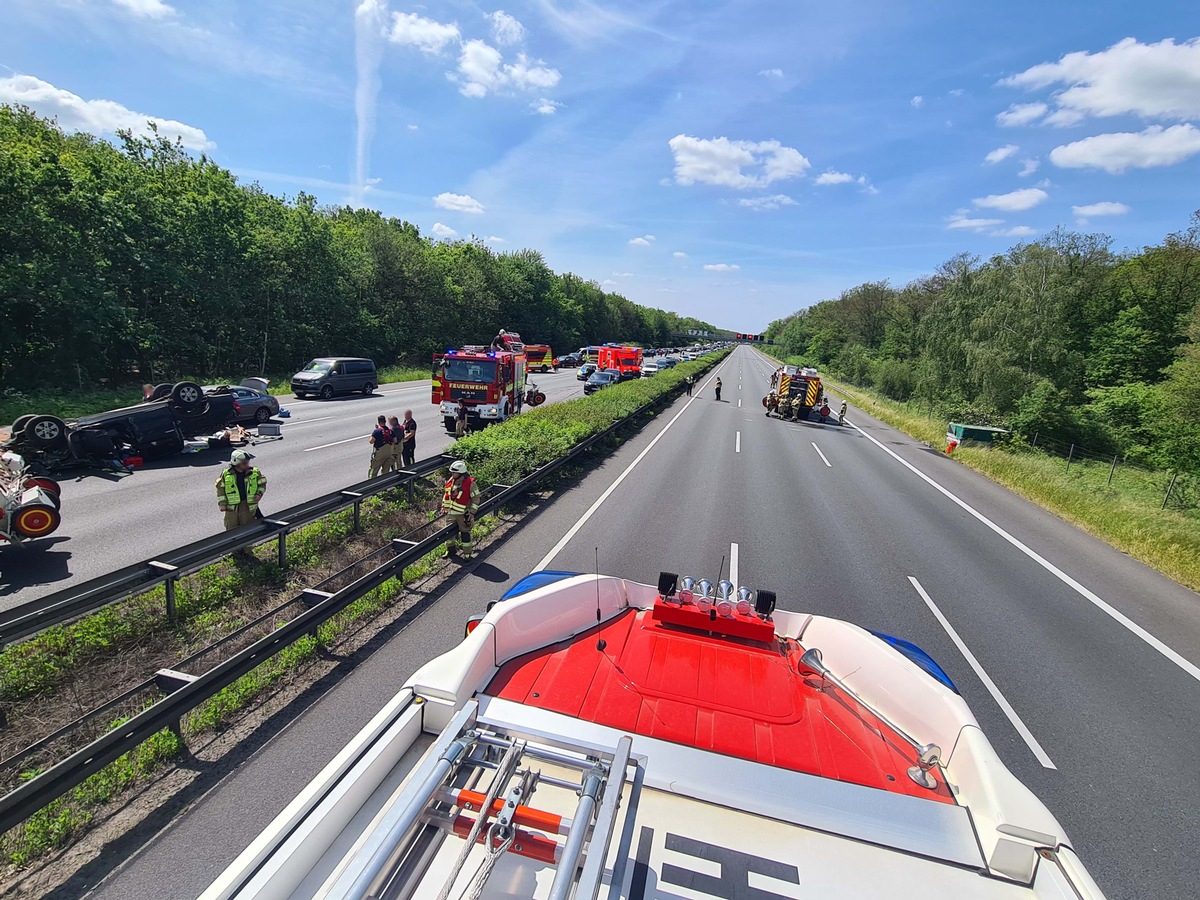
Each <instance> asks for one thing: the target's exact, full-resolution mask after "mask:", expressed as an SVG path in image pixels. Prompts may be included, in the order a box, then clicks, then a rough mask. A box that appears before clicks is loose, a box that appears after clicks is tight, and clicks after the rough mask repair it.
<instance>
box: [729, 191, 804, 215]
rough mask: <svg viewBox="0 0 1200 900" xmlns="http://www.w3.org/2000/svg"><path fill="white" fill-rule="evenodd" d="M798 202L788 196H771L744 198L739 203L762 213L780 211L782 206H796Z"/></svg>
mask: <svg viewBox="0 0 1200 900" xmlns="http://www.w3.org/2000/svg"><path fill="white" fill-rule="evenodd" d="M795 205H796V201H795V200H793V199H792V198H791V197H789V196H788V195H787V194H771V195H770V196H767V197H743V198H742V199H741V200H739V201H738V206H744V207H746V208H747V209H753V210H755V211H756V212H762V211H764V210H768V209H779V207H781V206H795Z"/></svg>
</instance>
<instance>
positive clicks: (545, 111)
mask: <svg viewBox="0 0 1200 900" xmlns="http://www.w3.org/2000/svg"><path fill="white" fill-rule="evenodd" d="M560 106H562V104H561V103H559V102H557V101H555V100H547V99H546V98H545V97H539V98H538V99H537V100H534V101H533V102H532V103H530V104H529V108H530V109H532V110H533V111H534V112H535V113H537V114H538V115H539V116H552V115H554V114H555V113H556V112H558V108H559V107H560Z"/></svg>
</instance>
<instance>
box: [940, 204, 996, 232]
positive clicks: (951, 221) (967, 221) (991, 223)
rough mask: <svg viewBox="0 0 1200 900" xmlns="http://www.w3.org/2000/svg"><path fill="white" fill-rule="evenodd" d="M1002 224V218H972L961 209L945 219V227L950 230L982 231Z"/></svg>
mask: <svg viewBox="0 0 1200 900" xmlns="http://www.w3.org/2000/svg"><path fill="white" fill-rule="evenodd" d="M1003 224H1004V220H1003V219H972V218H971V217H970V216H968V215H967V213H966V210H961V209H960V210H959V211H958V212H956V213H955V214H954V215H952V216H950V217H949V218H947V219H946V227H947V228H949V229H952V230H960V229H964V230H969V231H983V230H985V229H987V228H994V227H995V226H997V225H1003Z"/></svg>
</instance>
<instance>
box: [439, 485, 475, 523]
mask: <svg viewBox="0 0 1200 900" xmlns="http://www.w3.org/2000/svg"><path fill="white" fill-rule="evenodd" d="M442 509H444V510H445V511H446V512H447V513H448V514H449V515H452V516H457V515H461V514H462V513H465V512H469V513H470V514H471V515H475V510H477V509H479V498H478V497H476V496H475V479H474V478H472V477H471V476H470V475H465V476H463V480H462V481H460V482H459V484H458V490H457V491H456V490H455V489H454V478H453V477H451V479H450V480H449V481H447V482H446V492H445V494H443V495H442Z"/></svg>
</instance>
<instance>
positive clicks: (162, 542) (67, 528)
mask: <svg viewBox="0 0 1200 900" xmlns="http://www.w3.org/2000/svg"><path fill="white" fill-rule="evenodd" d="M576 371H577V370H575V369H560V370H559V371H558V372H549V373H546V374H544V375H543V374H533V375H531V376H530V380H531V381H532V382H534V383H536V384H537V385H538V387H539V388H540V389H541V390H542V391H543V392H544V393H545V394H546V397H547V402H548V403H556V402H559V401H562V400H569V399H571V398H573V397H580V396H582V395H583V383H582V382H580V381H577V380H576V379H575V373H576ZM279 401H280V404H281V405H282V406H283V407H284V408H286V409H288V410H290V411H291V413H292V416H291V418H290V419H280V420H277V421H280V422H283V423H284V424H283V428H282V432H283V438H282V439H279V440H271V439H264V440H261V441H259V442H257V443H256V445H255V446H254V447H251V448H250V450H251V452H252V453H254V454H255V456H256V457H257V459H255V462H254V464H255V465H257V466H259V467H260V468H261V469H262V471H263V473H264V474H265V475H266V476H267V482H268V484H267V494H266V496H265V497H264V498H263V504H262V508H263V512H264V513H266V514H268V515H269V514H270V513H271V511H272V510H277V509H286V508H288V507H290V506H294V505H296V504H298V503H303V502H304V501H306V500H311V499H312V498H314V497H319V496H321V495H322V494H327V493H330V492H331V491H336V490H339V489H340V488H344V487H346V486H347V485H350V484H354V483H355V482H358V481H363V480H365V479H366V477H367V474H368V465H369V460H370V453H371V451H370V445H369V444H368V443H367V439H368V438H369V436H370V434H371V429H372V428H374V426H375V417H376V416H378V415H380V414H386V415H388V416H393V415H394V416H396V417H397V418H401V419H402V418H403V416H404V410H406V409H411V410H412V411H413V416H414V417H415V418H416V420H417V450H416V455H417V458H418V459H423V458H425V457H428V456H432V455H433V454H435V453H438V452H440V451H441V450H443V449H445V448H446V447H447V446H449V445H450V444H451V443H452V442H453V436H451V435H448V434H447V433H446V431H445V428H444V427H443V423H442V419H441V416H440V415H439V413H438V408H437V407H436V406H434V405H433V404H432V403H431V402H430V383H429V381H408V382H398V383H395V384H384V385H380V386H379V388H378V389H377V390H376V391H375V393H374V394H373V395H372V396H369V397H363V396H360V395H352V396H346V397H337V398H335V399H333V400H328V401H324V400H297V399H296V398H295V397H292V396H290V395H288V396H286V397H280V398H279ZM228 461H229V451H215V450H207V451H202V452H199V453H184V454H180V455H178V456H174V457H170V458H168V459H163V460H155V461H153V462H151V463H149V464H148V465H147V466H146V467H145V468H144V469H139V470H137V471H136V472H134V473H132V474H130V475H112V474H100V473H97V472H94V471H91V470H88V471H81V472H79V473H68V474H65V475H63V476H60V477H61V479H62V486H63V491H62V500H63V509H62V512H63V524H62V526H61V527H60V528H59V530H58V531H57V532H55V533H54V535H53V536H51V537H49V538H46V539H44V540H40V541H31V542H29V543H28V544H26V545H24V546H22V547H19V548H6V549H4V550H0V609H6V608H9V607H11V606H15V605H18V604H21V603H26V602H28V601H30V600H34V599H36V598H38V597H40V596H42V595H44V594H48V593H51V592H52V591H57V590H61V589H62V588H65V587H67V586H69V585H71V584H73V583H74V582H77V581H85V580H87V579H89V578H95V577H98V576H100V575H103V574H105V573H106V572H110V571H112V570H113V569H118V568H121V567H122V566H127V565H130V564H132V563H135V562H138V561H140V560H143V559H146V558H148V557H150V556H152V555H153V554H155V553H162V552H165V551H167V550H171V549H173V548H175V547H179V546H182V545H184V544H187V543H190V542H191V541H195V540H198V539H200V538H203V537H206V536H208V535H210V534H213V533H214V532H217V531H219V530H220V529H221V516H220V512H219V511H218V510H217V504H216V494H215V491H214V488H213V482H215V481H216V478H217V475H218V474H219V472H220V470H221V468H222V467H223V466H224V465H226V464H227V463H228Z"/></svg>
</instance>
